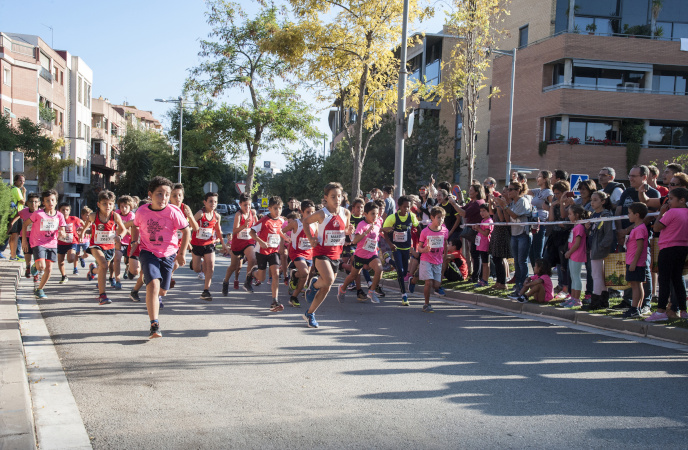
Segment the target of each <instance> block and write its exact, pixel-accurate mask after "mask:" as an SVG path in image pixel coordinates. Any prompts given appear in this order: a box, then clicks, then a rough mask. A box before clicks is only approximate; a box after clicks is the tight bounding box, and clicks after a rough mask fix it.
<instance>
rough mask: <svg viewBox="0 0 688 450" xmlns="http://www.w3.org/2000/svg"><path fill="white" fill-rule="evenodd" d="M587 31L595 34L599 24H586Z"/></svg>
mask: <svg viewBox="0 0 688 450" xmlns="http://www.w3.org/2000/svg"><path fill="white" fill-rule="evenodd" d="M585 31H587V32H588V34H595V31H597V25H595V23H594V22H593V23H589V24H588V25H586V26H585Z"/></svg>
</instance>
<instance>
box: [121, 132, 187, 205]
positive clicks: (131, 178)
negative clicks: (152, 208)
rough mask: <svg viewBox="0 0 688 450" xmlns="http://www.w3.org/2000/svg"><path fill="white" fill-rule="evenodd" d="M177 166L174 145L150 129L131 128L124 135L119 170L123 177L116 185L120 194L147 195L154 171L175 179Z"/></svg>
mask: <svg viewBox="0 0 688 450" xmlns="http://www.w3.org/2000/svg"><path fill="white" fill-rule="evenodd" d="M175 165H178V162H177V161H175V160H174V157H173V153H172V148H171V147H170V145H169V144H168V143H167V141H166V140H165V138H164V137H163V136H161V135H160V134H158V133H156V132H154V131H150V130H145V131H144V130H139V129H137V128H133V127H128V128H127V134H126V135H125V136H124V137H123V138H122V143H121V150H120V154H119V169H120V170H121V171H122V176H121V177H120V179H119V181H118V182H117V184H116V185H115V187H114V190H115V192H116V193H117V194H118V195H125V194H126V195H136V196H139V197H141V198H145V197H146V196H147V195H148V182H149V180H150V178H151V174H155V175H161V176H166V177H168V178H171V179H175V178H174V175H175V174H176V168H175V167H174V166H175Z"/></svg>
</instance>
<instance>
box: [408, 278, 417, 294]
mask: <svg viewBox="0 0 688 450" xmlns="http://www.w3.org/2000/svg"><path fill="white" fill-rule="evenodd" d="M408 291H409V292H410V293H412V294H413V293H414V292H416V283H414V282H413V278H412V279H410V280H409V284H408Z"/></svg>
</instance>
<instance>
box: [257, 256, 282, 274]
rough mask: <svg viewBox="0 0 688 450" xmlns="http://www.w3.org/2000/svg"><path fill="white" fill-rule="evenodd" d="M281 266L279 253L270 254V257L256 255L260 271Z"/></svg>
mask: <svg viewBox="0 0 688 450" xmlns="http://www.w3.org/2000/svg"><path fill="white" fill-rule="evenodd" d="M279 265H280V255H279V253H278V252H275V253H270V254H269V255H264V254H262V253H256V266H258V270H265V269H266V268H267V267H268V266H270V267H272V266H279Z"/></svg>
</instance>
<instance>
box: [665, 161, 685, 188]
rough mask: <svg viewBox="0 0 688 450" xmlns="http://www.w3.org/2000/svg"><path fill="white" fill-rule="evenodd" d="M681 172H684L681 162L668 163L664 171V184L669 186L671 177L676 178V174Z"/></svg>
mask: <svg viewBox="0 0 688 450" xmlns="http://www.w3.org/2000/svg"><path fill="white" fill-rule="evenodd" d="M679 172H683V167H681V165H680V164H676V163H671V164H669V165H667V166H666V169H664V172H663V173H662V174H663V175H664V186H669V183H671V179H672V178H674V175H676V174H677V173H679Z"/></svg>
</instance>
